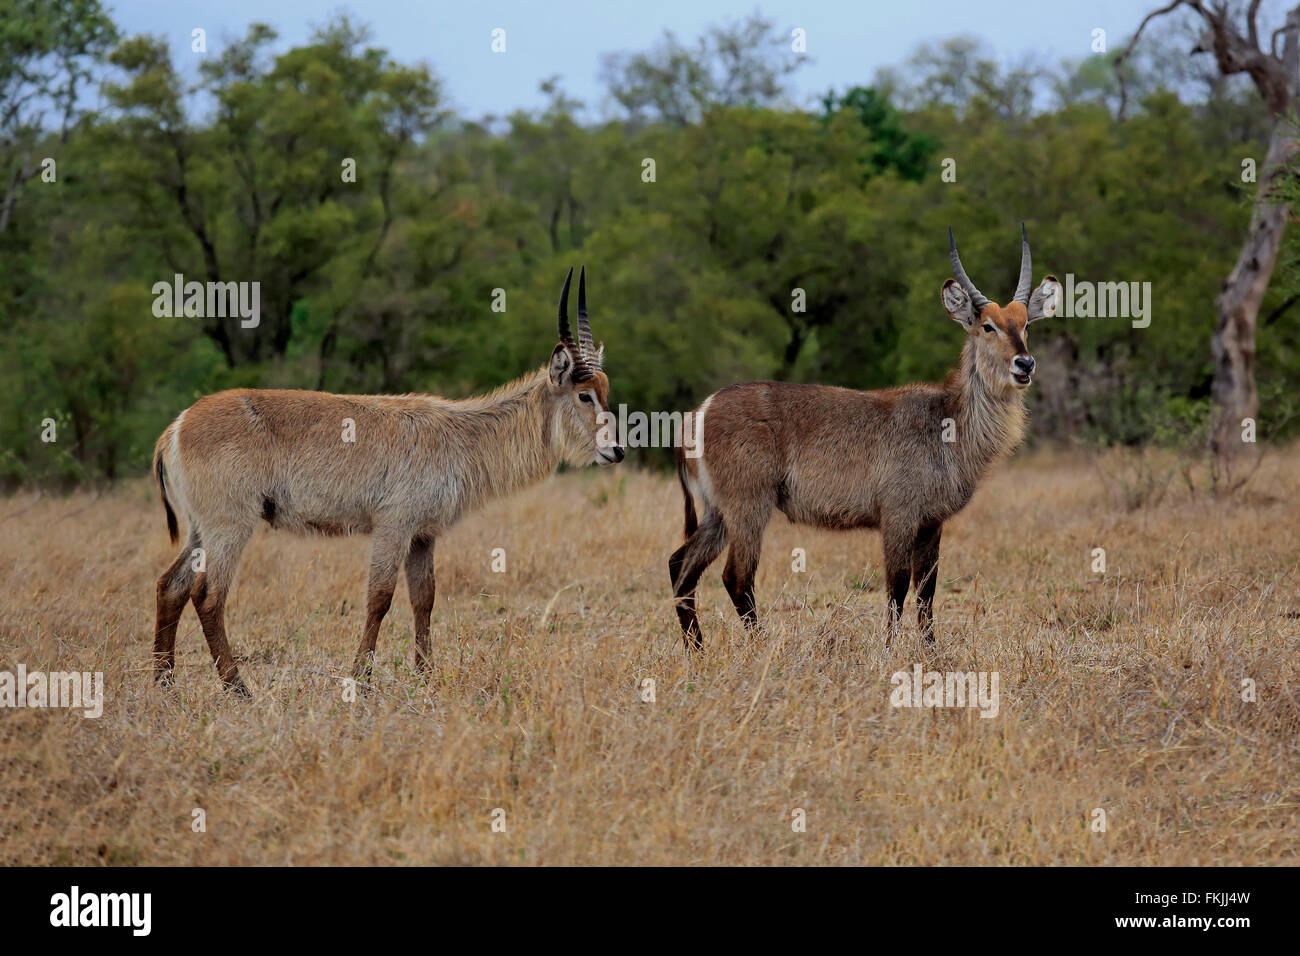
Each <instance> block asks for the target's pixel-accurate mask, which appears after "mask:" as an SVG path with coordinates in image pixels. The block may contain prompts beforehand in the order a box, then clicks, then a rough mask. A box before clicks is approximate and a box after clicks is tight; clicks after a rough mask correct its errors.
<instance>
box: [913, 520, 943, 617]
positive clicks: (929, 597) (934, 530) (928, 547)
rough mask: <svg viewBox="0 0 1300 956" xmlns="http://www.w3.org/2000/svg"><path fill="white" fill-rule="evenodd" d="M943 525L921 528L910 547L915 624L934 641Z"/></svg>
mask: <svg viewBox="0 0 1300 956" xmlns="http://www.w3.org/2000/svg"><path fill="white" fill-rule="evenodd" d="M942 533H943V525H941V524H939V525H933V526H931V527H928V528H922V529H921V530H920V531H918V532H917V534H916V541H915V542H914V543H913V545H912V587H913V588H914V589H915V590H916V624H917V627H919V628H920V630H921V634H922V635H923V636H924V637H925V639H926V640H927V641H933V640H934V591H935V587H936V586H937V585H938V583H939V537H940V535H942Z"/></svg>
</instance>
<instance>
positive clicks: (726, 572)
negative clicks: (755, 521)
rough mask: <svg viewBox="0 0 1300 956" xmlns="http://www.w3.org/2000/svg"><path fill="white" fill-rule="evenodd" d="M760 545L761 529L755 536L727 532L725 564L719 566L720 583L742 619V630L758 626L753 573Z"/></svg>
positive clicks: (759, 552) (756, 564) (755, 569)
mask: <svg viewBox="0 0 1300 956" xmlns="http://www.w3.org/2000/svg"><path fill="white" fill-rule="evenodd" d="M762 549H763V532H762V530H761V529H760V530H759V533H758V536H757V538H755V536H754V535H753V534H752V533H750V534H745V535H744V536H743V537H742V536H739V535H734V534H733V535H732V536H731V548H730V550H728V551H727V564H726V567H724V568H723V569H722V583H723V585H724V586H725V587H726V589H727V593H728V594H730V595H731V603H732V604H734V605H735V606H736V613H737V614H739V615H740V619H741V620H742V621H744V622H745V630H747V631H750V630H753V629H754V628H756V627H758V608H757V607H756V606H755V603H754V575H755V574H757V573H758V559H759V556H760V555H761V554H762Z"/></svg>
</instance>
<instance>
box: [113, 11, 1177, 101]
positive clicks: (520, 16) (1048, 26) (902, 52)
mask: <svg viewBox="0 0 1300 956" xmlns="http://www.w3.org/2000/svg"><path fill="white" fill-rule="evenodd" d="M1158 5H1159V4H1158V3H1156V2H1155V0H1151V2H1143V0H1089V2H1086V3H1080V2H1063V0H822V2H806V3H798V2H793V0H764V2H762V3H761V4H755V3H754V2H753V0H750V2H721V0H648V2H647V0H638V2H628V0H605V2H596V0H515V2H473V0H461V2H459V3H446V2H421V0H364V2H352V3H333V2H325V3H311V2H307V0H260V2H259V0H106V6H107V7H108V8H109V9H110V10H111V11H112V13H113V17H114V19H115V20H116V22H117V23H118V25H119V27H120V28H121V29H122V30H123V31H125V32H126V33H146V32H147V33H156V34H161V35H163V36H165V37H166V38H167V39H168V40H169V41H170V44H171V48H172V51H173V57H174V58H175V59H176V62H177V65H178V67H180V68H181V69H182V70H185V71H186V72H187V74H188V73H192V72H193V67H194V65H195V64H194V63H192V64H187V63H186V62H185V61H186V59H187V58H193V59H194V61H195V63H197V58H198V57H199V54H194V53H191V52H190V33H191V31H192V30H193V29H194V28H196V27H202V28H203V29H204V30H206V31H207V48H208V55H209V56H211V55H213V54H214V53H217V52H219V50H220V49H221V47H222V46H223V45H224V44H225V43H226V42H228V41H230V40H232V39H235V38H237V37H240V36H242V35H243V33H244V31H245V29H246V27H247V25H248V24H249V23H252V22H254V21H258V20H260V21H263V22H267V23H270V24H271V25H272V26H274V27H275V28H276V30H277V31H278V32H279V34H280V37H281V44H282V46H283V47H284V48H287V47H289V46H293V45H296V44H299V43H302V42H305V41H306V40H307V39H308V37H309V36H310V34H311V30H312V28H313V27H314V26H318V25H320V24H322V23H324V22H327V21H328V20H329V19H331V16H332V15H333V14H334V13H336V12H342V11H346V12H348V13H349V14H351V15H353V16H354V17H355V18H356V19H358V20H360V21H361V22H363V23H367V24H369V26H370V27H371V29H372V31H373V34H374V37H373V42H374V44H375V45H377V46H380V47H383V48H385V49H387V50H388V51H389V52H390V53H391V54H392V56H393V57H394V58H395V59H396V60H398V61H400V62H405V63H410V62H414V61H418V60H423V61H425V62H426V63H428V64H429V65H430V66H432V67H433V69H434V72H435V73H436V74H437V75H438V77H439V78H440V79H441V80H442V82H443V86H444V91H445V93H446V94H447V96H448V98H449V100H450V103H451V106H452V107H453V108H454V109H455V110H456V111H457V112H458V113H459V114H461V115H462V116H464V117H466V118H470V119H479V118H481V117H483V116H485V115H488V114H494V115H497V116H503V115H506V114H508V113H510V112H512V111H513V110H515V109H521V108H522V109H536V108H539V107H541V106H542V105H543V104H544V102H545V99H546V98H545V96H544V95H543V94H541V93H540V92H539V91H538V84H539V83H540V82H541V81H542V80H543V79H545V78H547V77H549V76H551V75H553V74H557V73H558V74H560V76H561V84H560V85H561V88H562V89H563V90H564V92H565V94H566V95H568V96H570V97H574V98H576V99H578V100H581V101H583V102H584V103H585V104H586V105H587V107H588V108H589V110H590V111H591V113H592V114H593V115H597V116H599V115H602V113H607V112H608V110H609V108H610V104H609V102H608V99H607V95H606V94H605V92H604V88H603V85H602V84H601V82H600V78H599V69H600V56H601V54H602V53H611V52H622V51H640V50H646V49H649V48H650V47H652V46H653V45H654V43H655V41H656V40H657V39H658V38H659V37H661V36H662V34H663V31H664V30H665V29H668V30H672V31H673V32H674V33H676V34H677V35H678V37H679V38H682V39H685V40H690V41H693V40H694V39H695V38H696V37H697V36H699V35H700V34H701V33H702V32H703V31H704V29H705V28H706V27H708V26H710V25H713V24H718V23H724V22H728V21H735V20H739V19H742V18H744V17H745V16H747V15H748V14H750V13H752V12H754V11H755V10H756V9H757V10H759V11H760V12H761V13H762V14H763V15H764V16H765V17H767V18H768V19H769V20H771V21H773V22H774V23H775V24H776V25H777V27H779V28H780V30H781V32H782V33H783V34H784V35H787V36H788V35H790V32H791V31H792V30H794V29H795V28H796V27H798V28H802V29H803V30H804V31H805V35H806V37H807V52H808V56H809V57H810V58H811V61H812V62H811V63H810V64H808V65H806V66H804V67H803V68H802V69H801V70H799V71H798V72H797V73H795V74H794V76H793V77H792V78H791V86H792V88H793V91H794V93H795V100H796V102H798V103H800V104H801V105H802V104H806V103H808V102H811V101H813V100H816V99H819V98H820V96H821V94H822V93H824V92H826V91H827V90H829V89H836V90H843V89H846V88H848V87H850V86H853V85H865V84H867V83H869V82H870V81H871V79H872V77H873V75H874V74H875V71H876V70H877V69H878V68H879V67H883V66H893V65H897V64H899V63H901V62H902V61H903V60H904V59H905V58H906V56H907V55H908V54H909V53H910V52H911V51H912V50H913V49H914V48H915V47H916V46H918V45H919V44H921V43H922V42H926V41H934V40H940V39H943V38H945V37H949V36H953V35H956V34H975V35H978V36H981V37H983V38H984V39H985V40H987V41H988V42H989V43H990V44H991V46H992V48H993V50H994V51H995V53H996V55H997V57H998V58H999V59H1001V60H1004V61H1005V60H1018V59H1019V58H1020V57H1022V56H1024V55H1025V54H1032V55H1034V56H1035V57H1037V58H1040V59H1041V60H1043V61H1046V62H1052V61H1055V60H1059V59H1080V58H1083V57H1086V56H1089V55H1091V53H1092V52H1093V51H1092V42H1093V30H1094V29H1097V28H1100V29H1103V30H1105V31H1106V39H1107V42H1108V44H1109V45H1110V46H1111V47H1114V46H1116V45H1120V44H1123V43H1124V42H1125V41H1126V40H1127V38H1128V36H1129V35H1130V34H1131V33H1132V32H1133V30H1134V29H1135V28H1136V27H1137V24H1138V23H1139V22H1140V20H1141V18H1142V17H1143V16H1144V15H1145V14H1146V13H1147V12H1149V11H1150V10H1151V9H1153V8H1154V7H1155V6H1158ZM498 27H500V28H503V29H504V30H505V31H506V33H505V40H506V51H505V52H504V53H494V52H493V51H492V49H491V44H492V31H493V30H494V29H495V28H498ZM187 67H188V69H187Z"/></svg>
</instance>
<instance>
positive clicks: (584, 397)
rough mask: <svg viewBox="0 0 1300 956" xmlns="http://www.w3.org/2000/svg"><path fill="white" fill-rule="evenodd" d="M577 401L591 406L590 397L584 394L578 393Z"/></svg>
mask: <svg viewBox="0 0 1300 956" xmlns="http://www.w3.org/2000/svg"><path fill="white" fill-rule="evenodd" d="M578 401H580V402H586V403H587V404H588V405H590V404H591V396H590V395H588V394H587V393H586V392H582V393H580V394H579V395H578Z"/></svg>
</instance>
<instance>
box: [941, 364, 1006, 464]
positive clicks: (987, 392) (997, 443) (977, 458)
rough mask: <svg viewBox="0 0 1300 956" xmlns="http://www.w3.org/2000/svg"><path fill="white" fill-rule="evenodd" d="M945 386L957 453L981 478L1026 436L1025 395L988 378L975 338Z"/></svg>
mask: <svg viewBox="0 0 1300 956" xmlns="http://www.w3.org/2000/svg"><path fill="white" fill-rule="evenodd" d="M945 385H946V386H947V388H948V391H949V393H950V399H949V402H950V408H951V410H952V417H953V419H954V421H955V423H956V426H957V440H956V442H955V449H956V452H957V454H958V455H959V456H960V458H961V460H962V463H963V465H964V467H965V469H966V470H968V472H969V474H970V476H971V477H972V478H975V479H976V480H978V479H979V478H980V477H982V476H983V474H984V471H985V470H986V469H987V468H988V466H989V465H990V464H992V462H993V461H994V460H996V459H997V458H999V457H1001V456H1003V455H1006V454H1009V453H1010V452H1011V451H1013V450H1014V449H1015V447H1016V446H1017V445H1019V444H1020V440H1021V438H1023V437H1024V433H1025V399H1024V394H1023V393H1022V392H1021V390H1020V389H1018V388H1013V387H1011V386H1009V385H1007V384H1005V383H998V382H990V381H988V380H987V378H986V377H985V375H984V373H983V372H981V370H980V365H979V357H978V355H977V354H976V348H975V341H974V340H973V339H967V341H966V346H965V348H964V349H962V353H961V361H960V362H959V363H958V364H957V367H956V368H954V369H953V370H952V372H951V373H950V374H949V375H948V380H947V381H946V382H945Z"/></svg>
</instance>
